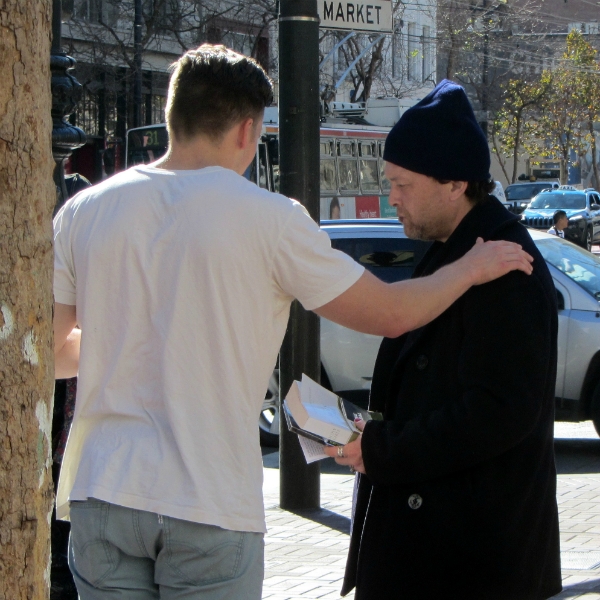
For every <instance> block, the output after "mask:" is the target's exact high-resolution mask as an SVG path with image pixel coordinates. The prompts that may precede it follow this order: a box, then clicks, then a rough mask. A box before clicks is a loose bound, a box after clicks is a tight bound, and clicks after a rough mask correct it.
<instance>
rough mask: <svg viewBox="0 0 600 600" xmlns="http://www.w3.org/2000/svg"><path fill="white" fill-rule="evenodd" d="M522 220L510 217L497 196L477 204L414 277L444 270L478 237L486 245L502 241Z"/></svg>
mask: <svg viewBox="0 0 600 600" xmlns="http://www.w3.org/2000/svg"><path fill="white" fill-rule="evenodd" d="M519 220H520V219H519V217H518V216H517V215H513V214H511V213H509V212H508V211H507V210H506V208H504V206H503V205H502V204H501V203H500V202H499V201H498V200H496V198H495V197H494V196H488V197H487V199H486V200H484V201H483V202H478V203H477V204H475V206H474V207H473V208H472V209H471V210H470V211H469V212H468V213H467V214H466V215H465V217H464V219H463V220H462V221H461V222H460V223H459V224H458V226H457V227H456V229H455V230H454V231H453V232H452V234H451V235H450V237H449V238H448V239H447V240H446V241H445V242H434V243H433V244H432V245H431V247H430V248H429V250H428V251H427V252H426V254H425V256H424V257H423V259H422V260H421V262H420V263H419V264H418V265H417V267H416V269H415V271H414V274H413V277H422V276H424V275H430V274H431V273H433V272H435V271H437V270H438V269H439V268H440V267H442V266H444V265H447V264H449V263H451V262H454V261H455V260H458V259H459V258H461V256H463V255H465V254H466V253H467V252H468V251H469V250H470V249H471V248H472V247H473V245H474V244H475V242H476V241H477V238H478V237H481V238H483V241H485V242H487V241H488V240H493V239H498V238H499V237H501V234H502V231H503V230H504V229H505V228H506V227H508V226H510V225H512V224H513V223H514V222H515V221H519Z"/></svg>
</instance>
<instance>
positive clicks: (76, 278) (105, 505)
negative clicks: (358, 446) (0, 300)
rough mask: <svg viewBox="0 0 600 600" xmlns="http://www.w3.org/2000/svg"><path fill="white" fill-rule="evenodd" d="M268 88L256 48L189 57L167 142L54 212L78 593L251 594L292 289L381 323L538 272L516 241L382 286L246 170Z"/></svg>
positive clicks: (414, 322) (257, 587)
mask: <svg viewBox="0 0 600 600" xmlns="http://www.w3.org/2000/svg"><path fill="white" fill-rule="evenodd" d="M271 100H272V87H271V82H270V80H269V78H268V77H267V75H266V74H265V73H264V71H263V70H262V69H261V68H260V67H259V66H258V64H257V63H255V62H254V61H253V60H251V59H249V58H247V57H244V56H242V55H239V54H237V53H234V52H232V51H230V50H227V49H225V48H224V47H222V46H210V45H204V46H201V47H200V48H199V49H197V50H195V51H190V52H187V53H186V54H185V55H184V56H183V57H182V58H181V59H180V60H179V61H178V62H177V63H176V65H175V68H174V71H173V74H172V77H171V82H170V86H169V96H168V102H167V124H168V127H169V134H170V146H169V151H168V153H167V154H166V156H165V157H164V158H163V159H161V160H160V161H158V162H156V163H154V164H152V165H148V166H138V167H134V168H132V169H129V170H128V171H126V172H123V173H120V174H118V175H116V176H114V177H112V178H111V179H108V180H106V181H104V182H103V183H101V184H99V185H97V186H95V187H93V188H91V189H89V190H87V191H85V192H82V193H80V194H79V195H77V196H76V197H75V198H73V199H72V200H70V201H69V202H67V204H65V206H64V207H63V208H62V210H61V211H60V212H59V214H58V215H57V216H56V219H55V223H54V229H55V253H56V261H55V280H54V293H55V301H56V306H55V344H56V357H57V360H56V372H57V377H68V376H72V375H74V374H75V373H77V371H78V372H79V387H78V392H77V404H76V409H75V416H74V421H73V427H72V430H71V433H70V437H69V441H68V444H67V448H66V453H65V457H64V461H63V467H62V473H61V477H60V483H59V490H58V497H57V512H58V516H59V518H68V517H69V516H70V519H71V526H72V530H71V542H70V565H71V569H72V571H73V575H74V578H75V581H76V584H77V588H78V592H79V595H80V598H81V599H82V600H89V599H101V598H127V599H134V598H135V599H146V598H148V599H150V598H169V599H179V598H186V599H192V598H193V599H196V598H197V599H200V598H202V599H211V600H212V599H217V598H218V599H225V598H227V599H235V600H243V599H249V600H256V599H258V598H260V596H261V588H262V578H263V535H264V532H265V522H264V511H263V503H262V490H261V487H262V485H261V484H262V461H261V452H260V447H259V442H258V427H257V419H258V416H259V413H260V410H261V407H262V400H263V397H264V392H265V390H266V388H267V383H268V380H269V376H270V374H271V372H272V369H273V366H274V365H275V362H276V358H277V353H278V351H279V347H280V344H281V341H282V339H283V335H284V332H285V329H286V324H287V320H288V314H289V308H290V304H291V302H292V300H293V299H294V298H297V299H298V300H299V301H300V302H301V303H302V304H303V306H304V307H305V308H306V309H309V310H314V311H315V312H316V313H317V314H319V315H321V316H323V317H326V318H328V319H331V320H333V321H336V322H337V323H340V324H342V325H346V326H348V327H352V328H355V329H357V330H360V331H364V332H368V333H372V334H376V335H386V336H389V337H393V336H397V335H400V334H401V333H403V332H405V331H408V330H410V329H414V328H416V327H420V326H422V325H423V324H425V323H426V322H428V321H430V320H431V319H433V318H435V317H436V316H437V315H439V314H440V313H441V312H442V311H444V310H445V309H446V308H447V307H448V306H449V305H450V304H451V303H452V302H453V301H454V300H456V299H457V298H458V297H459V296H460V295H462V294H463V293H464V292H465V291H466V290H467V289H468V288H469V287H471V286H472V285H476V284H479V283H483V282H485V281H489V280H490V279H494V278H496V277H499V276H501V275H503V274H504V273H506V272H508V271H510V270H512V269H521V270H523V271H525V272H527V273H529V272H531V266H530V262H529V261H530V257H529V256H528V255H526V254H525V253H523V252H522V251H521V249H520V248H519V247H518V246H516V245H514V244H509V243H505V242H488V243H486V244H483V243H481V244H477V245H476V246H475V247H474V248H473V249H472V250H471V252H469V253H467V255H466V256H465V257H464V258H463V259H461V260H460V261H457V262H456V263H454V264H452V265H449V266H447V267H445V268H444V269H441V270H440V271H438V272H437V273H435V274H434V275H432V276H431V277H426V278H422V279H418V280H413V281H406V282H401V283H397V284H392V285H388V284H385V283H383V282H381V281H379V280H378V279H376V278H375V277H374V276H373V275H371V274H369V273H368V272H366V271H365V270H364V269H363V268H362V267H361V266H359V265H358V264H357V263H355V262H354V261H353V260H351V259H350V258H349V257H348V256H346V255H345V254H343V253H341V252H338V251H335V250H333V249H332V248H331V245H330V242H329V238H328V236H327V235H326V234H325V233H323V232H321V231H320V229H319V227H318V225H317V224H316V223H315V222H314V221H313V220H312V219H311V218H310V217H309V216H308V214H307V213H306V211H305V210H304V208H303V207H302V206H301V205H300V204H299V203H297V202H295V201H293V200H290V199H288V198H286V197H284V196H281V195H278V194H272V193H270V192H267V191H265V190H262V189H260V188H258V187H257V186H256V185H254V184H252V183H251V182H249V181H247V180H246V179H245V178H244V177H243V176H242V174H243V173H244V171H245V170H246V168H247V167H248V165H249V164H250V163H251V161H252V159H253V157H254V154H255V150H256V145H257V141H258V138H259V136H260V133H261V125H262V114H263V111H264V108H265V106H267V105H269V104H270V102H271ZM76 325H79V327H80V329H76V328H75V326H76ZM69 513H70V514H69Z"/></svg>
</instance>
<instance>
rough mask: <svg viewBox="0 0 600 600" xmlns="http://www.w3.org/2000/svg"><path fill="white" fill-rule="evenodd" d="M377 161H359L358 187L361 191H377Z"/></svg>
mask: <svg viewBox="0 0 600 600" xmlns="http://www.w3.org/2000/svg"><path fill="white" fill-rule="evenodd" d="M377 171H378V168H377V161H376V160H361V161H360V188H361V190H362V191H363V192H379V181H378V179H377Z"/></svg>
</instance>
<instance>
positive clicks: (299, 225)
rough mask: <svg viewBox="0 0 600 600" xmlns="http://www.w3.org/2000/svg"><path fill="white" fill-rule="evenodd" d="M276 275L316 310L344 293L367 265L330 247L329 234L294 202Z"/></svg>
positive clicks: (279, 250) (290, 291) (291, 292)
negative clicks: (360, 263)
mask: <svg viewBox="0 0 600 600" xmlns="http://www.w3.org/2000/svg"><path fill="white" fill-rule="evenodd" d="M273 269H274V276H275V280H276V281H277V283H278V284H279V286H280V287H281V289H282V290H283V291H284V292H285V293H287V294H289V295H290V296H292V297H294V298H297V299H298V300H299V301H300V303H301V304H302V306H304V308H305V309H307V310H314V309H315V308H319V307H320V306H323V305H324V304H327V303H328V302H331V301H332V300H334V299H335V298H337V297H338V296H339V295H340V294H343V293H344V292H345V291H346V290H347V289H348V288H350V287H351V286H352V285H354V284H355V283H356V282H357V281H358V280H359V279H360V277H361V275H362V274H363V273H364V270H365V269H364V267H362V266H361V265H359V264H358V263H357V262H355V261H354V260H353V259H352V258H350V257H349V256H348V255H347V254H344V253H343V252H340V251H339V250H334V249H333V248H332V247H331V241H330V239H329V236H328V235H327V234H326V233H325V232H324V231H322V230H321V229H320V228H319V226H318V225H317V224H316V223H315V222H314V221H313V220H312V219H311V218H310V216H309V215H308V213H307V212H306V210H305V209H304V207H303V206H302V205H301V204H299V203H297V202H294V206H293V208H292V211H291V214H290V216H289V218H288V219H287V222H286V224H285V226H284V227H283V230H282V232H281V236H280V238H279V240H278V244H277V248H276V251H275V257H274V264H273Z"/></svg>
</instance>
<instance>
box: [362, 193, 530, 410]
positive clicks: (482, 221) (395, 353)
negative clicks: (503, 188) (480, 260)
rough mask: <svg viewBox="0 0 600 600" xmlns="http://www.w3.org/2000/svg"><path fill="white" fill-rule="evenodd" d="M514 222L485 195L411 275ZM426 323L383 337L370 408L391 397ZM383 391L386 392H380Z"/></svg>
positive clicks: (449, 259)
mask: <svg viewBox="0 0 600 600" xmlns="http://www.w3.org/2000/svg"><path fill="white" fill-rule="evenodd" d="M517 221H519V217H518V216H516V215H513V214H511V213H509V212H508V211H507V210H506V208H504V206H503V205H502V204H501V203H500V202H499V201H498V200H496V198H495V197H493V196H488V198H487V200H484V201H483V202H479V203H477V204H476V205H475V206H474V207H473V208H472V209H471V210H470V211H469V212H468V213H467V214H466V215H465V218H464V219H463V220H462V221H461V222H460V223H459V225H458V227H457V228H456V229H455V230H454V231H453V232H452V235H451V236H450V237H449V238H448V239H447V240H446V242H434V243H433V244H432V245H431V247H430V248H429V250H428V251H427V252H426V254H425V256H424V257H423V259H422V260H421V262H420V263H419V264H418V265H417V267H416V269H415V271H414V274H413V277H421V276H425V275H430V274H431V273H433V272H435V271H437V270H438V269H439V268H440V267H443V266H444V265H446V264H449V263H451V262H454V261H455V260H458V259H459V258H461V257H462V256H463V255H464V254H466V253H467V252H468V251H469V250H470V249H471V248H472V247H473V245H474V244H475V242H476V240H477V238H478V237H481V238H483V240H484V241H488V240H491V239H501V238H502V232H503V231H504V230H505V229H506V228H508V227H511V226H514V223H515V222H517ZM430 326H431V323H430V324H428V325H425V326H423V327H420V328H419V329H415V330H414V331H411V332H409V333H407V334H405V335H403V336H400V337H398V338H394V339H390V338H384V340H383V342H382V344H381V348H380V350H379V354H378V357H377V362H376V363H375V370H374V373H373V388H372V391H371V402H370V409H371V410H378V411H385V403H384V399H385V398H387V397H388V394H391V395H392V396H393V392H392V390H393V389H395V385H396V383H395V381H396V377H398V376H399V373H400V371H399V367H400V365H402V363H403V362H404V360H405V359H406V358H407V356H408V355H409V354H410V352H411V350H412V349H413V348H414V346H415V345H416V343H417V342H418V341H419V340H420V339H421V337H422V336H423V334H424V332H425V331H427V329H428V328H429V327H430ZM381 386H383V388H382V387H381ZM383 390H386V393H380V392H381V391H383Z"/></svg>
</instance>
